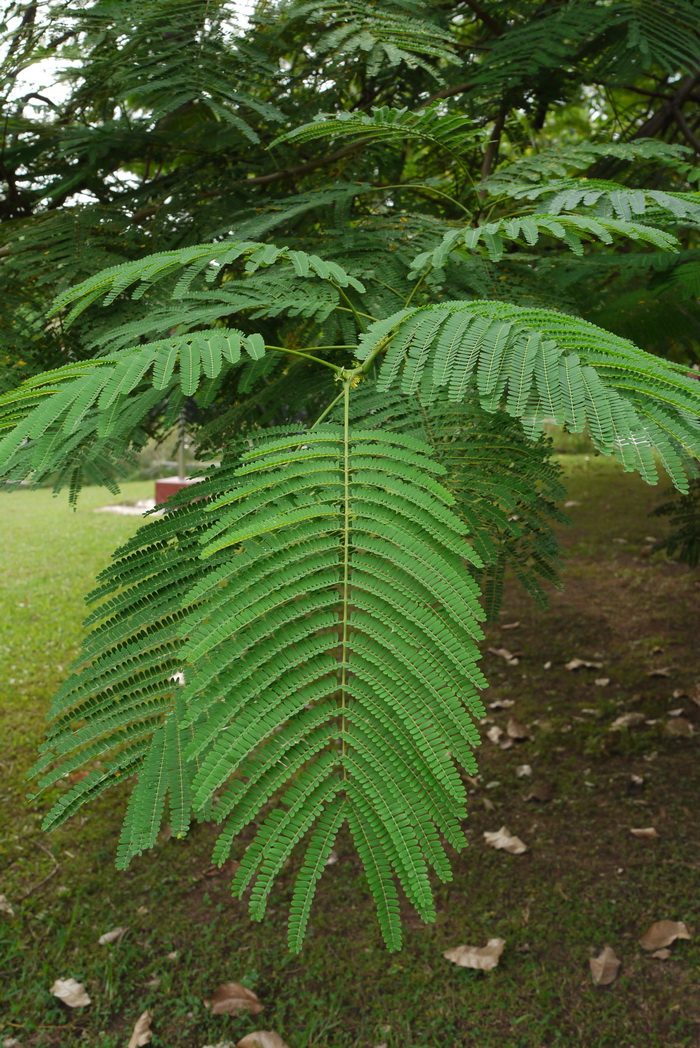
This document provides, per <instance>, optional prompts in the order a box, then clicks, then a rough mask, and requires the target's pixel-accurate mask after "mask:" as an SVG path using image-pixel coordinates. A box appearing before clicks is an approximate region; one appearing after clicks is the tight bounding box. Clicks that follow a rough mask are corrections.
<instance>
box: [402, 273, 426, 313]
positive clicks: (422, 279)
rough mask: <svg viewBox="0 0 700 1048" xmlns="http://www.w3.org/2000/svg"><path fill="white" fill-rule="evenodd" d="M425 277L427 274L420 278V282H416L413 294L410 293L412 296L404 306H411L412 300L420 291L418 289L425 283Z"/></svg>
mask: <svg viewBox="0 0 700 1048" xmlns="http://www.w3.org/2000/svg"><path fill="white" fill-rule="evenodd" d="M425 277H426V274H425V273H424V274H423V276H422V277H421V278H420V279H419V280H416V282H415V284H414V285H413V287H412V288H411V293H410V295H409V296H408V298H407V299H406V301H405V302H404V306H410V304H411V299H412V298H413V296H414V295H415V293H416V291H417V290H418V288H419V287H420V286H421V284H422V283H423V281H424V280H425Z"/></svg>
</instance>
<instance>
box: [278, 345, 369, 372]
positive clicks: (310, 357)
mask: <svg viewBox="0 0 700 1048" xmlns="http://www.w3.org/2000/svg"><path fill="white" fill-rule="evenodd" d="M319 348H321V349H326V348H328V349H335V348H336V347H335V346H328V347H326V346H321V347H319ZM353 348H354V347H353ZM265 349H273V350H274V351H275V352H276V353H291V355H292V356H293V357H302V358H303V359H304V360H313V361H315V363H316V364H323V366H324V367H327V368H330V369H331V370H332V371H335V373H336V374H338V373H339V372H341V371H342V370H343V369H342V368H340V367H338V365H337V364H331V362H330V360H323V359H322V358H321V357H315V356H313V355H312V354H311V353H303V352H302V351H301V350H298V349H288V348H287V347H286V346H269V345H266V346H265Z"/></svg>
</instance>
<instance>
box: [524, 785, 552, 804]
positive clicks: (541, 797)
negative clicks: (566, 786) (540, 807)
mask: <svg viewBox="0 0 700 1048" xmlns="http://www.w3.org/2000/svg"><path fill="white" fill-rule="evenodd" d="M553 796H554V787H553V786H550V785H549V783H547V782H541V783H539V785H537V786H533V787H532V789H531V790H530V792H529V793H526V794H525V797H524V798H523V799H524V800H526V801H540V803H541V804H546V803H547V801H551V799H552V797H553Z"/></svg>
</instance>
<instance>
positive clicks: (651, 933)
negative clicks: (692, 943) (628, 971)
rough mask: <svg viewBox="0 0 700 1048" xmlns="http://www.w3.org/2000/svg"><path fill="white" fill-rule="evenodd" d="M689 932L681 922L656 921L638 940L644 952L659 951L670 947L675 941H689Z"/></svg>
mask: <svg viewBox="0 0 700 1048" xmlns="http://www.w3.org/2000/svg"><path fill="white" fill-rule="evenodd" d="M689 938H690V932H689V931H688V929H687V928H686V926H685V924H684V923H683V921H656V923H655V924H652V926H651V927H650V928H647V930H646V931H645V932H644V935H643V936H642V937H641V939H640V940H639V944H640V946H643V947H644V949H645V950H660V949H662V948H663V947H664V946H671V945H672V944H673V943H674V942H675V941H676V939H689Z"/></svg>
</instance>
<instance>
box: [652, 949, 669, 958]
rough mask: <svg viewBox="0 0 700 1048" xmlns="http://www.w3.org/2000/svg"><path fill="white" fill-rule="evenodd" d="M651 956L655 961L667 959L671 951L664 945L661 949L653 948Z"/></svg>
mask: <svg viewBox="0 0 700 1048" xmlns="http://www.w3.org/2000/svg"><path fill="white" fill-rule="evenodd" d="M651 956H652V957H653V958H654V959H655V960H657V961H667V960H668V959H669V957H670V956H671V951H670V950H669V949H668V947H666V946H664V948H663V950H654V952H653V953H652V955H651Z"/></svg>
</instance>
